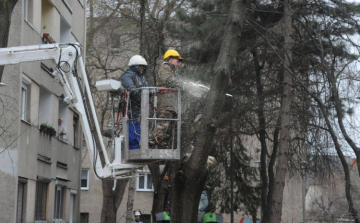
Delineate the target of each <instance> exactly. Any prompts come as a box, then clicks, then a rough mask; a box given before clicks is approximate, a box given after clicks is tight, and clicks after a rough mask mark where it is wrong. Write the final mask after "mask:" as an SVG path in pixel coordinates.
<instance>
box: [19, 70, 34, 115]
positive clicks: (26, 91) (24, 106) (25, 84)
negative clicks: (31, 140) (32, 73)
mask: <svg viewBox="0 0 360 223" xmlns="http://www.w3.org/2000/svg"><path fill="white" fill-rule="evenodd" d="M22 80H23V81H22V84H21V96H20V97H21V107H20V114H21V115H20V117H21V119H22V120H24V121H27V122H29V121H30V87H31V79H30V78H28V77H27V76H26V75H25V74H23V75H22Z"/></svg>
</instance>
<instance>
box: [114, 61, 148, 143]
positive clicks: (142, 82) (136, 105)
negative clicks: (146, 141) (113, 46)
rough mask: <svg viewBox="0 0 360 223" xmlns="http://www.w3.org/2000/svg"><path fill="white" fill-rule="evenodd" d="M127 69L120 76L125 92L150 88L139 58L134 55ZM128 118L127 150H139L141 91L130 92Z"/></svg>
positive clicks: (144, 67)
mask: <svg viewBox="0 0 360 223" xmlns="http://www.w3.org/2000/svg"><path fill="white" fill-rule="evenodd" d="M129 67H130V68H129V69H128V70H127V71H126V72H125V73H124V74H123V75H122V77H121V78H120V82H121V84H122V86H123V87H124V88H125V89H126V90H128V91H129V90H132V89H136V88H141V87H150V84H149V83H148V82H147V81H146V79H145V74H146V68H147V62H146V60H145V59H144V58H143V57H142V56H140V55H135V56H133V57H131V59H130V60H129ZM128 108H129V109H128V117H129V120H130V121H129V149H130V150H132V149H139V143H140V122H139V120H138V119H139V117H140V114H141V91H140V90H139V91H134V92H130V100H129V105H128Z"/></svg>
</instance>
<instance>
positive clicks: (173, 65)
mask: <svg viewBox="0 0 360 223" xmlns="http://www.w3.org/2000/svg"><path fill="white" fill-rule="evenodd" d="M163 59H164V63H163V64H162V65H161V66H160V68H159V70H158V72H157V76H156V85H157V87H160V88H178V89H181V90H184V89H185V88H186V87H187V86H186V85H185V84H184V83H185V81H184V80H183V79H182V78H181V77H180V76H179V75H177V74H176V73H175V71H176V69H177V68H178V67H179V65H180V63H181V61H182V60H183V58H182V57H181V56H180V54H179V53H178V52H177V51H176V50H168V51H166V52H165V54H164V58H163ZM177 97H178V96H177V92H176V91H174V90H160V91H159V94H158V102H157V112H156V113H157V118H164V119H165V118H166V119H174V118H176V117H177V113H176V111H177V110H178V107H177V101H178V99H177ZM174 126H175V122H174V121H158V122H157V125H156V126H155V128H154V130H153V131H152V132H151V133H150V137H149V146H150V147H154V146H156V145H158V146H159V147H160V148H169V147H168V146H169V145H168V144H169V140H170V139H171V136H172V131H173V129H174Z"/></svg>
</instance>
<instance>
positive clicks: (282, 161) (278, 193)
mask: <svg viewBox="0 0 360 223" xmlns="http://www.w3.org/2000/svg"><path fill="white" fill-rule="evenodd" d="M283 19H284V20H283V32H284V81H283V96H282V103H281V110H280V113H281V124H280V129H281V130H280V142H279V151H278V156H277V160H278V162H277V167H276V175H275V185H274V191H273V200H272V202H271V203H270V204H269V208H268V210H269V211H270V212H269V214H270V216H269V217H270V218H269V219H263V221H264V223H267V222H271V223H279V222H280V221H281V215H282V202H283V193H284V187H285V179H286V175H287V163H288V157H287V155H288V154H287V152H288V150H289V141H290V124H291V115H290V110H291V91H292V86H291V84H292V83H291V82H292V75H291V73H290V72H289V71H288V70H287V69H289V68H290V67H291V62H292V49H291V48H292V39H291V33H292V19H291V7H290V0H285V1H284V18H283Z"/></svg>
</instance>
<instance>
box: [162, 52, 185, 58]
mask: <svg viewBox="0 0 360 223" xmlns="http://www.w3.org/2000/svg"><path fill="white" fill-rule="evenodd" d="M168 57H175V58H177V59H179V60H182V59H183V58H182V57H181V56H180V54H179V52H178V51H176V50H168V51H166V53H165V54H164V60H166V59H167V58H168Z"/></svg>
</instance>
